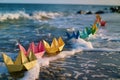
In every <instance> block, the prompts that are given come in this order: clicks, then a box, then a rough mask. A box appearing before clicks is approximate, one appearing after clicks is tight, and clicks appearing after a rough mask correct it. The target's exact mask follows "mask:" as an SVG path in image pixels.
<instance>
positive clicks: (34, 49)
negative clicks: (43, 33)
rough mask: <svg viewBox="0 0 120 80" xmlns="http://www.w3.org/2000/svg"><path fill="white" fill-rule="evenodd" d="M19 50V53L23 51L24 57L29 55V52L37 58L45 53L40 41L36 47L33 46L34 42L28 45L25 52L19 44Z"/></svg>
mask: <svg viewBox="0 0 120 80" xmlns="http://www.w3.org/2000/svg"><path fill="white" fill-rule="evenodd" d="M19 49H20V51H23V53H24V54H25V55H26V56H27V55H29V54H28V53H30V51H32V52H33V53H34V55H35V56H36V57H37V58H41V57H42V56H43V55H44V53H45V49H44V45H43V43H42V41H40V42H39V43H38V45H37V46H36V45H35V43H34V42H32V43H31V44H30V45H29V48H28V50H27V51H26V50H25V48H24V47H23V46H22V45H21V44H19Z"/></svg>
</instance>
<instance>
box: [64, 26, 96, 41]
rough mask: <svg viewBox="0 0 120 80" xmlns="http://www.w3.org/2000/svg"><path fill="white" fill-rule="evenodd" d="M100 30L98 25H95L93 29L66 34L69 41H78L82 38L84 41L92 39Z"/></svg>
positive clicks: (88, 28)
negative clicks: (73, 39)
mask: <svg viewBox="0 0 120 80" xmlns="http://www.w3.org/2000/svg"><path fill="white" fill-rule="evenodd" d="M97 30H98V27H97V24H93V25H92V27H86V28H85V29H84V30H83V31H82V32H80V31H76V32H75V31H73V32H72V33H69V32H66V35H67V39H68V40H69V39H72V38H75V39H78V38H82V39H86V38H89V37H91V36H92V35H94V34H95V33H96V32H97Z"/></svg>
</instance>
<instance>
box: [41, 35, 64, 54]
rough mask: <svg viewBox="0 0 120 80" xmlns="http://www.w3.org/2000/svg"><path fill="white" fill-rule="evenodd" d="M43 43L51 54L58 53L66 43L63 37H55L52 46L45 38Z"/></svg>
mask: <svg viewBox="0 0 120 80" xmlns="http://www.w3.org/2000/svg"><path fill="white" fill-rule="evenodd" d="M43 43H44V47H45V50H46V52H47V53H48V54H50V55H53V54H56V53H57V52H60V51H62V50H63V47H64V45H65V43H64V41H63V40H62V38H61V37H59V39H58V40H57V39H56V38H54V39H53V41H52V43H51V46H50V45H49V44H48V43H47V42H46V41H45V40H43Z"/></svg>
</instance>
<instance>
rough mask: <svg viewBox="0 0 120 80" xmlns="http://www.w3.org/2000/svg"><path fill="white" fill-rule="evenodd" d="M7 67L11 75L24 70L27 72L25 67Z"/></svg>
mask: <svg viewBox="0 0 120 80" xmlns="http://www.w3.org/2000/svg"><path fill="white" fill-rule="evenodd" d="M6 66H7V68H8V71H9V72H10V73H12V72H18V71H22V70H26V69H25V67H24V66H23V65H6Z"/></svg>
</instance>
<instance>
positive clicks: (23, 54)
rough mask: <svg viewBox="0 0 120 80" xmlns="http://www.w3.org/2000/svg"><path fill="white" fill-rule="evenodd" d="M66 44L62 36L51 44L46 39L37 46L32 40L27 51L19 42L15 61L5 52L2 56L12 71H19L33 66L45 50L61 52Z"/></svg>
mask: <svg viewBox="0 0 120 80" xmlns="http://www.w3.org/2000/svg"><path fill="white" fill-rule="evenodd" d="M64 45H65V43H64V41H63V39H62V38H61V37H59V39H58V40H57V39H56V38H54V39H53V41H52V43H51V46H50V45H49V44H48V42H46V41H45V40H43V42H42V41H40V42H39V43H38V44H37V46H36V45H35V44H34V42H32V43H30V46H29V48H28V50H27V51H26V50H25V48H24V47H23V46H22V45H21V44H19V49H20V52H19V53H18V56H17V58H16V60H15V61H13V60H12V59H11V58H10V57H9V56H7V55H6V54H5V53H3V54H2V56H3V60H4V63H5V65H6V66H7V68H8V71H9V72H10V73H11V72H19V71H23V70H30V69H31V68H33V67H34V66H35V64H36V62H37V58H41V57H42V56H43V55H44V53H45V52H46V53H47V54H49V55H53V54H56V53H59V52H60V51H62V50H63V47H64Z"/></svg>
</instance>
